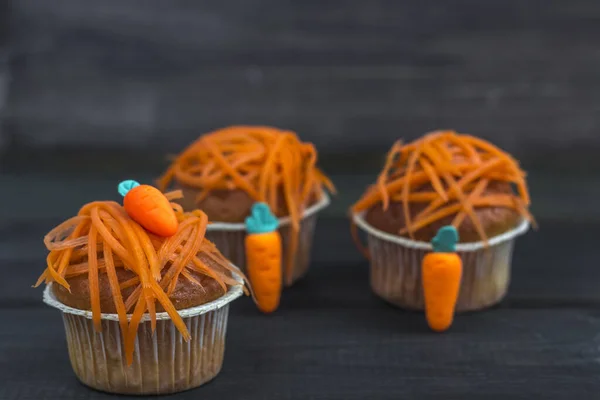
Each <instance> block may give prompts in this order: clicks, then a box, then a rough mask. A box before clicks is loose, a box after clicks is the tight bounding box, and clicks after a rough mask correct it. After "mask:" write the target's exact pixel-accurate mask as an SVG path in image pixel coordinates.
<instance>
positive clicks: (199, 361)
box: [44, 284, 243, 395]
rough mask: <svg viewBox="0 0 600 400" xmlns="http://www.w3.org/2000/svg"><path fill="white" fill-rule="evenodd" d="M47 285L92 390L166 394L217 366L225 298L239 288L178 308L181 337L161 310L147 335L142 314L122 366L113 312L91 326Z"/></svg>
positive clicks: (87, 315) (78, 369)
mask: <svg viewBox="0 0 600 400" xmlns="http://www.w3.org/2000/svg"><path fill="white" fill-rule="evenodd" d="M51 285H52V284H50V285H48V286H47V287H46V289H45V290H44V302H45V303H46V304H48V305H50V306H52V307H54V308H57V309H59V310H61V311H62V312H63V321H64V325H65V332H66V337H67V347H68V350H69V358H70V360H71V365H72V367H73V370H74V372H75V374H76V375H77V377H78V378H79V380H80V381H81V382H82V383H84V384H85V385H87V386H90V387H92V388H94V389H97V390H101V391H105V392H110V393H120V394H132V395H143V394H166V393H175V392H180V391H183V390H187V389H191V388H194V387H197V386H200V385H202V384H204V383H206V382H208V381H210V380H211V379H213V378H214V377H215V376H216V375H217V374H218V373H219V371H220V370H221V366H222V364H223V356H224V353H225V334H226V331H227V317H228V314H229V303H230V302H231V301H233V300H235V299H236V298H238V297H240V296H241V295H242V293H243V291H242V288H241V287H239V286H235V287H231V288H230V289H229V291H228V292H227V293H226V294H225V295H224V296H222V297H220V298H219V299H217V300H214V301H212V302H210V303H207V304H203V305H200V306H197V307H191V308H187V309H184V310H179V311H178V313H179V315H181V317H182V318H183V322H184V323H185V325H186V326H187V329H188V330H189V332H190V335H191V339H190V341H188V342H186V341H185V340H183V337H182V336H181V333H179V331H178V330H177V328H176V327H175V325H174V324H173V322H172V320H171V318H170V317H169V315H168V314H167V313H166V312H161V313H157V314H156V319H157V322H156V330H155V332H154V334H152V331H151V326H150V317H149V316H148V315H147V314H146V315H144V316H143V318H142V322H141V323H140V325H139V327H138V333H137V339H136V342H135V351H134V354H133V357H134V358H133V363H132V364H131V365H127V361H126V359H125V352H124V343H123V339H122V338H123V336H122V333H121V328H120V325H119V317H118V315H117V314H102V319H101V322H102V330H101V331H100V332H99V331H97V330H96V329H95V328H94V324H93V321H92V313H91V311H85V310H78V309H75V308H72V307H69V306H66V305H65V304H63V303H61V302H60V301H58V300H57V299H56V297H55V296H54V294H53V293H52V290H51Z"/></svg>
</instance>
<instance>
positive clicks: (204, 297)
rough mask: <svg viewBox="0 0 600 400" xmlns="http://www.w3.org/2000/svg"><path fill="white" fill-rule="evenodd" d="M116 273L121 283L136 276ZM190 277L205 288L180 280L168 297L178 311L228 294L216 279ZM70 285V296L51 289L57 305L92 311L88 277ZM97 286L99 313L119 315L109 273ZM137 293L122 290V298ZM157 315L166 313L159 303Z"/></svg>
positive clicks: (121, 271) (208, 261) (202, 257)
mask: <svg viewBox="0 0 600 400" xmlns="http://www.w3.org/2000/svg"><path fill="white" fill-rule="evenodd" d="M198 257H199V258H200V260H201V261H202V262H203V263H205V264H206V265H208V266H211V267H212V266H213V265H214V261H213V260H212V259H211V258H209V257H207V256H206V255H204V254H198ZM165 270H166V268H165ZM116 272H117V278H118V279H119V282H120V283H122V282H125V281H127V280H129V279H131V278H135V277H136V276H137V275H136V274H134V273H133V272H131V271H128V270H126V269H124V268H117V270H116ZM189 273H190V275H192V276H193V277H194V278H196V280H197V281H198V282H199V283H200V284H201V285H202V287H199V286H198V285H196V284H195V283H192V282H190V281H189V280H187V279H186V278H184V277H181V276H180V278H179V280H178V281H177V284H176V285H175V290H174V291H173V293H172V294H171V296H169V298H170V299H171V302H172V303H173V305H174V306H175V308H176V309H177V310H182V309H185V308H190V307H195V306H199V305H201V304H205V303H209V302H211V301H213V300H216V299H218V298H219V297H221V296H223V295H224V294H225V292H224V291H223V288H222V287H221V286H220V285H219V284H218V282H217V281H216V280H214V279H213V278H211V277H209V276H206V275H203V274H200V273H197V272H194V271H189ZM67 282H68V283H69V285H70V286H71V292H69V291H68V290H67V289H66V288H64V287H62V286H61V285H56V284H55V285H52V291H53V293H54V295H55V296H56V298H57V299H58V301H60V302H61V303H63V304H65V305H67V306H69V307H73V308H77V309H79V310H88V311H90V310H91V309H92V307H91V303H90V286H89V281H88V277H87V275H86V274H83V275H79V276H76V277H73V278H69V279H67ZM98 284H99V286H100V309H101V310H102V312H103V313H116V312H117V310H116V307H115V304H114V301H113V296H112V292H111V289H110V284H109V282H108V276H107V275H106V273H100V274H98ZM134 289H135V286H131V287H129V288H125V289H123V290H121V296H123V299H124V300H125V299H127V297H129V295H131V293H132V292H133V290H134ZM156 311H157V312H163V311H164V308H163V307H162V305H161V304H160V303H159V302H156Z"/></svg>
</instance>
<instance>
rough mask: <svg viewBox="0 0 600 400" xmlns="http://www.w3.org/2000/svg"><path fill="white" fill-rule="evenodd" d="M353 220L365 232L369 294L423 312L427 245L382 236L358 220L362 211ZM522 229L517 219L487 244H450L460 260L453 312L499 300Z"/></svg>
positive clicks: (361, 215)
mask: <svg viewBox="0 0 600 400" xmlns="http://www.w3.org/2000/svg"><path fill="white" fill-rule="evenodd" d="M353 219H354V222H355V223H356V224H357V225H358V226H359V227H360V228H361V229H363V230H364V231H365V232H366V233H367V244H368V248H369V253H370V257H371V260H370V263H371V268H370V275H371V288H372V289H373V291H374V292H375V294H377V295H378V296H379V297H381V298H383V299H384V300H386V301H388V302H390V303H392V304H394V305H396V306H398V307H402V308H406V309H415V310H423V309H424V298H423V287H422V281H421V262H422V260H423V257H425V255H426V254H427V253H429V252H431V250H432V247H431V244H430V243H428V242H420V241H415V240H410V239H407V238H403V237H400V236H395V235H391V234H389V233H386V232H382V231H380V230H378V229H376V228H374V227H373V226H371V225H369V224H368V223H367V222H366V221H365V220H364V213H358V214H355V215H354V216H353ZM528 229H529V223H528V222H527V221H522V222H521V223H520V224H519V225H518V226H517V227H516V228H515V229H512V230H510V231H508V232H505V233H503V234H501V235H498V236H495V237H493V238H490V239H489V240H488V245H487V246H486V245H485V243H484V242H483V241H481V242H473V243H459V244H457V245H456V252H457V253H458V254H459V255H460V257H461V259H462V262H463V275H462V280H461V287H460V293H459V296H458V300H457V304H456V311H457V312H461V311H473V310H478V309H483V308H486V307H490V306H492V305H494V304H497V303H498V302H500V301H501V300H502V299H503V298H504V296H505V295H506V292H507V290H508V286H509V283H510V272H511V264H512V252H513V247H514V243H515V239H516V238H517V236H519V235H522V234H524V233H525V232H526V231H527V230H528Z"/></svg>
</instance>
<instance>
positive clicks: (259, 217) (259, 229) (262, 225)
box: [246, 203, 279, 234]
mask: <svg viewBox="0 0 600 400" xmlns="http://www.w3.org/2000/svg"><path fill="white" fill-rule="evenodd" d="M278 226H279V221H278V220H277V217H275V215H273V213H272V212H271V210H270V209H269V206H268V205H267V204H266V203H255V204H254V205H252V210H251V212H250V216H249V217H248V218H246V230H247V231H248V233H250V234H252V233H269V232H273V231H275V230H276V229H277V227H278Z"/></svg>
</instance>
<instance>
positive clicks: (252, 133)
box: [157, 126, 335, 279]
mask: <svg viewBox="0 0 600 400" xmlns="http://www.w3.org/2000/svg"><path fill="white" fill-rule="evenodd" d="M316 162H317V152H316V150H315V148H314V146H313V145H312V144H310V143H303V142H301V141H300V139H299V138H298V137H297V135H296V134H295V133H294V132H291V131H282V130H279V129H276V128H272V127H266V126H231V127H228V128H224V129H220V130H217V131H214V132H211V133H208V134H206V135H203V136H201V137H200V138H199V139H198V140H196V141H195V142H194V143H192V144H191V145H190V146H189V147H188V148H187V149H186V150H184V151H183V153H181V154H180V155H179V156H178V157H177V158H176V159H175V160H174V162H173V164H172V165H171V167H170V168H169V169H168V170H167V171H166V173H165V174H164V175H163V176H162V177H161V178H160V179H159V180H158V182H157V184H158V187H159V189H161V190H162V191H164V190H166V189H167V188H169V186H170V185H171V183H172V182H173V181H174V180H175V181H177V182H178V183H179V184H181V185H184V186H188V187H192V188H195V189H198V190H199V194H198V197H197V198H196V201H197V202H200V201H201V200H203V199H204V198H206V197H207V196H208V195H209V194H210V193H211V192H212V191H215V190H233V189H241V190H243V191H244V192H246V193H247V194H248V195H249V196H250V197H251V198H252V199H253V200H255V201H261V202H266V203H267V204H268V205H269V207H270V208H271V209H272V210H273V211H274V212H277V210H282V208H283V207H282V206H283V204H281V202H284V203H285V206H286V207H285V208H286V209H287V212H288V213H289V216H290V219H291V224H292V228H293V231H294V235H293V236H292V239H291V240H290V243H289V248H288V252H293V250H294V248H295V247H296V246H297V239H298V238H297V235H298V231H299V229H300V220H301V219H302V214H303V212H304V210H305V209H306V207H308V206H310V204H309V203H310V202H311V201H314V200H315V199H316V200H318V199H320V198H321V197H322V196H323V190H324V188H326V189H328V190H329V191H330V192H332V193H334V192H335V187H334V186H333V184H332V183H331V181H330V180H329V179H328V178H327V177H326V176H325V175H324V174H323V173H322V172H321V171H320V170H319V168H317V166H316ZM279 216H283V215H279ZM292 255H293V254H292ZM292 261H293V258H291V257H288V261H287V262H286V266H285V267H286V271H287V272H288V273H287V274H286V276H287V277H288V279H290V277H291V274H290V273H289V271H290V270H291V267H292Z"/></svg>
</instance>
